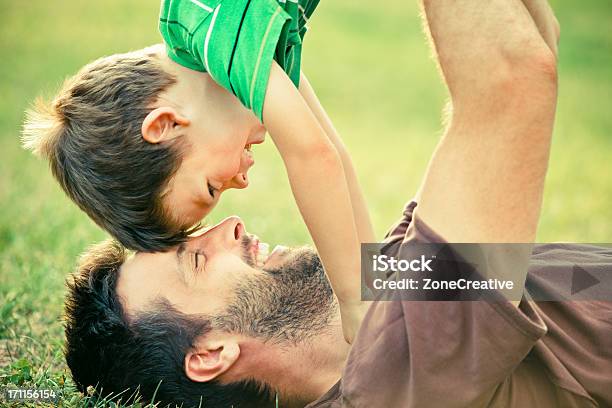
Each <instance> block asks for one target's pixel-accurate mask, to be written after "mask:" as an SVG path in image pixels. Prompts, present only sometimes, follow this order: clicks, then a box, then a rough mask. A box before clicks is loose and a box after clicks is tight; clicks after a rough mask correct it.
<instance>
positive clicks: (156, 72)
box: [23, 51, 191, 251]
mask: <svg viewBox="0 0 612 408" xmlns="http://www.w3.org/2000/svg"><path fill="white" fill-rule="evenodd" d="M174 83H175V78H174V77H173V76H172V75H170V74H169V73H168V72H166V71H165V70H164V69H163V66H162V65H161V62H160V60H159V59H158V57H157V56H156V55H155V54H154V53H147V52H146V51H145V52H143V51H136V52H132V53H127V54H117V55H112V56H109V57H104V58H100V59H98V60H96V61H94V62H92V63H90V64H88V65H86V66H85V67H84V68H82V69H81V70H80V71H79V72H78V73H77V74H76V75H75V76H74V77H72V78H70V79H68V80H67V81H66V82H65V83H64V85H63V87H62V88H61V90H60V91H59V93H58V94H57V96H56V97H55V99H54V100H53V101H52V103H51V104H45V103H44V102H42V100H40V99H39V100H38V101H37V102H36V103H35V105H34V106H33V108H32V109H31V110H29V111H28V112H27V117H26V121H25V124H24V129H23V144H24V147H26V148H27V149H30V150H32V151H33V152H34V153H36V154H39V155H42V156H44V157H45V158H46V159H48V160H49V165H50V167H51V171H52V173H53V176H54V177H55V178H56V179H57V181H58V182H59V183H60V185H61V186H62V188H63V189H64V191H65V192H66V194H68V196H69V197H70V198H71V199H72V200H73V201H74V202H75V203H76V204H77V205H78V206H79V207H80V208H81V209H82V210H83V211H85V212H86V213H87V214H88V215H89V216H90V217H91V218H92V219H93V220H94V221H95V222H96V223H97V224H98V225H99V226H100V227H102V228H103V229H105V230H106V231H108V232H109V233H110V234H111V235H112V236H113V237H115V238H116V239H117V240H118V241H119V242H121V243H122V244H123V245H124V246H126V247H127V248H129V249H133V250H139V251H157V250H164V249H166V248H168V247H169V246H172V245H175V244H178V243H179V242H181V241H183V240H184V239H185V237H186V235H187V234H189V233H190V232H191V231H185V230H183V229H181V228H178V227H177V226H176V225H173V224H175V223H173V222H171V220H170V217H169V215H168V214H167V212H166V211H165V209H164V207H163V205H162V200H161V198H162V197H161V196H162V192H163V189H164V188H165V187H166V185H167V184H168V181H169V180H170V178H171V177H172V175H173V174H174V173H175V172H176V170H177V169H178V167H179V165H180V163H181V152H182V151H183V150H184V146H183V145H184V143H182V139H183V138H178V139H176V140H174V141H170V142H163V143H158V144H151V143H148V142H146V141H145V140H144V139H143V138H142V135H141V126H142V122H143V120H144V118H145V117H146V115H147V114H148V113H149V112H150V111H151V110H152V108H151V105H152V104H153V103H154V102H155V100H156V99H157V97H158V96H159V94H160V93H161V92H162V91H164V90H165V89H167V88H168V87H169V86H171V85H172V84H174Z"/></svg>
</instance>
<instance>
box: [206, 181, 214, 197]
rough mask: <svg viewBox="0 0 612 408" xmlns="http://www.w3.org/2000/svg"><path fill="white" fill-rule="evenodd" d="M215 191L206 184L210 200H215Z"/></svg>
mask: <svg viewBox="0 0 612 408" xmlns="http://www.w3.org/2000/svg"><path fill="white" fill-rule="evenodd" d="M215 191H216V190H215V188H214V187H213V186H211V185H210V183H208V194H210V196H211V197H212V198H215Z"/></svg>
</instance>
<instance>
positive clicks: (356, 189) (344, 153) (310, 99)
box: [299, 72, 376, 243]
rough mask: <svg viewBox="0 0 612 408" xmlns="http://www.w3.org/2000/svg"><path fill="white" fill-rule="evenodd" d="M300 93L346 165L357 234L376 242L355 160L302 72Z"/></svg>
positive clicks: (364, 241)
mask: <svg viewBox="0 0 612 408" xmlns="http://www.w3.org/2000/svg"><path fill="white" fill-rule="evenodd" d="M299 90H300V93H301V94H302V97H304V100H305V101H306V103H307V104H308V107H309V108H310V110H311V111H312V113H314V115H315V116H316V118H317V120H318V121H319V124H320V125H321V126H322V127H323V130H325V133H326V134H327V136H328V137H329V140H331V142H332V143H333V144H334V147H335V148H336V150H337V151H338V154H339V155H340V159H341V160H342V167H344V176H345V178H346V182H347V185H348V188H349V193H350V195H351V205H352V207H353V215H354V217H355V225H356V227H357V234H358V235H359V241H360V242H362V243H367V242H375V239H376V237H375V235H374V228H373V227H372V220H371V218H370V212H369V211H368V205H367V202H366V200H365V197H364V195H363V192H362V191H361V186H360V184H359V180H358V179H357V172H356V171H355V167H354V166H353V161H352V159H351V156H350V155H349V152H348V150H347V149H346V146H345V145H344V143H343V142H342V139H341V138H340V135H339V134H338V131H337V130H336V128H335V127H334V124H333V123H332V121H331V119H330V118H329V115H328V114H327V112H326V111H325V109H324V108H323V106H322V105H321V102H319V98H318V97H317V95H316V94H315V91H314V89H313V88H312V86H311V85H310V82H309V81H308V79H307V78H306V75H305V74H304V73H303V72H301V77H300V87H299Z"/></svg>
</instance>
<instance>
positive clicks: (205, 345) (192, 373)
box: [185, 339, 240, 382]
mask: <svg viewBox="0 0 612 408" xmlns="http://www.w3.org/2000/svg"><path fill="white" fill-rule="evenodd" d="M239 356H240V346H239V345H238V343H237V342H236V341H235V340H233V339H223V340H217V341H203V342H202V343H200V344H199V345H197V346H196V349H194V350H191V351H189V352H188V353H187V355H186V356H185V374H186V375H187V377H188V378H189V379H190V380H192V381H197V382H207V381H212V380H214V379H215V378H217V377H218V376H220V375H221V374H223V373H224V372H226V371H227V370H229V369H230V368H231V367H232V365H234V363H235V362H236V361H237V360H238V357H239Z"/></svg>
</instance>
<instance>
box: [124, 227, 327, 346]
mask: <svg viewBox="0 0 612 408" xmlns="http://www.w3.org/2000/svg"><path fill="white" fill-rule="evenodd" d="M266 247H267V245H266V244H264V243H262V242H260V241H259V239H258V238H257V237H256V236H254V235H251V234H248V233H246V231H245V227H244V224H243V223H242V222H241V220H240V219H239V218H237V217H231V218H228V219H226V220H224V221H222V222H221V223H219V224H217V225H215V226H214V227H211V228H210V229H208V230H206V231H205V232H204V233H203V234H201V235H200V236H197V237H192V238H190V239H189V240H188V241H187V242H185V243H184V244H181V245H179V246H177V247H175V248H172V249H171V250H169V251H168V252H163V253H162V252H159V253H137V254H135V255H134V256H133V257H131V258H130V259H129V260H128V261H126V262H125V263H124V265H123V266H122V268H121V272H120V276H119V281H118V283H117V293H118V295H119V296H120V298H121V301H122V303H123V306H124V308H125V310H126V311H127V312H128V313H129V314H133V313H137V312H139V311H146V310H149V309H150V308H151V302H153V301H155V300H157V299H159V298H160V297H165V298H166V299H167V300H168V301H169V302H170V303H171V304H172V305H173V306H174V307H175V308H177V309H178V310H179V311H181V312H183V313H186V314H199V315H206V316H208V317H210V318H211V320H212V321H213V324H215V325H216V326H217V327H218V328H221V329H224V330H230V331H233V332H238V333H241V334H245V335H249V336H252V337H259V338H265V339H272V338H275V339H278V340H290V341H291V340H297V339H300V338H303V337H305V336H308V334H311V333H315V332H317V331H318V330H320V329H323V328H324V327H326V326H327V325H328V324H329V322H330V320H331V318H332V317H333V315H334V313H333V312H334V310H335V302H334V297H333V294H332V291H331V288H330V286H329V283H328V281H327V279H326V277H325V275H324V272H323V268H322V266H321V263H320V261H319V258H318V256H317V255H316V253H314V251H312V250H311V249H308V248H299V249H288V248H285V247H282V246H277V247H276V248H275V249H274V250H273V251H272V252H271V253H270V254H269V255H268V254H267V249H266Z"/></svg>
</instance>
